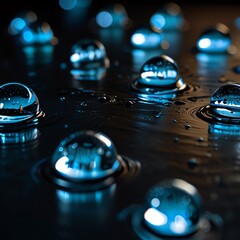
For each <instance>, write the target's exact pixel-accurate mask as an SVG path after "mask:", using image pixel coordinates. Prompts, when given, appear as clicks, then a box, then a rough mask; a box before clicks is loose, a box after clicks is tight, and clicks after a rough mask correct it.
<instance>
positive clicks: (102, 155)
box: [52, 131, 121, 181]
mask: <svg viewBox="0 0 240 240" xmlns="http://www.w3.org/2000/svg"><path fill="white" fill-rule="evenodd" d="M52 167H53V169H54V170H55V171H56V172H57V173H58V174H60V175H61V176H62V177H64V178H66V179H67V180H69V181H71V180H98V179H102V178H106V177H108V176H111V175H113V174H114V173H116V172H117V171H119V170H120V169H121V163H120V161H119V156H118V154H117V151H116V149H115V146H114V145H113V143H112V141H111V140H110V139H109V138H108V137H107V136H105V135H104V134H102V133H100V132H94V131H80V132H75V133H73V134H72V135H70V136H69V137H67V138H66V139H64V140H63V141H62V142H61V143H60V144H59V146H58V147H57V149H56V151H55V153H54V155H53V157H52Z"/></svg>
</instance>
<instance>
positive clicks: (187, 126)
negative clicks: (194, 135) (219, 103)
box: [184, 123, 192, 130]
mask: <svg viewBox="0 0 240 240" xmlns="http://www.w3.org/2000/svg"><path fill="white" fill-rule="evenodd" d="M184 127H185V129H187V130H188V129H190V128H191V127H192V126H191V125H190V124H188V123H186V124H184Z"/></svg>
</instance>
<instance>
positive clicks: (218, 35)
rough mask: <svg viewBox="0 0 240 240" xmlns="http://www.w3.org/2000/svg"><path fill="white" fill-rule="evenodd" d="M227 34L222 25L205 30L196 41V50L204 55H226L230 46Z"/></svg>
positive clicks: (230, 42)
mask: <svg viewBox="0 0 240 240" xmlns="http://www.w3.org/2000/svg"><path fill="white" fill-rule="evenodd" d="M229 32H230V31H229V28H228V27H227V26H226V25H224V24H217V25H216V26H215V27H212V28H209V29H207V30H205V31H204V32H203V33H202V34H201V35H200V37H199V39H198V41H197V49H198V50H199V51H200V52H204V53H227V52H228V50H229V49H230V47H231V44H232V40H231V37H230V33H229Z"/></svg>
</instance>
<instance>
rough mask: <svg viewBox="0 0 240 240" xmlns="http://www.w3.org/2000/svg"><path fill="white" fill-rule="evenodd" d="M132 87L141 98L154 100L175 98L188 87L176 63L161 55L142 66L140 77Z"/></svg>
mask: <svg viewBox="0 0 240 240" xmlns="http://www.w3.org/2000/svg"><path fill="white" fill-rule="evenodd" d="M131 87H132V88H133V89H134V90H135V91H136V92H138V93H139V97H143V98H146V99H152V100H154V99H159V98H171V97H175V95H176V93H177V92H179V91H182V90H184V89H186V87H187V85H186V84H185V83H184V81H183V79H182V78H181V76H180V75H179V70H178V66H177V64H176V62H175V61H174V60H173V59H172V58H170V57H169V56H166V55H161V56H158V57H153V58H151V59H149V60H148V61H146V62H145V63H144V64H143V65H142V67H141V69H140V77H139V78H138V79H137V80H135V81H133V83H132V84H131Z"/></svg>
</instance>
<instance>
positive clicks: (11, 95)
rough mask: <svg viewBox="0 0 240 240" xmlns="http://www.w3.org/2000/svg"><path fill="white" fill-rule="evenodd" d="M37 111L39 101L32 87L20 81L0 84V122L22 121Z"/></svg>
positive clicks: (33, 115)
mask: <svg viewBox="0 0 240 240" xmlns="http://www.w3.org/2000/svg"><path fill="white" fill-rule="evenodd" d="M39 112H40V106H39V101H38V98H37V96H36V94H35V93H34V92H33V90H32V89H30V88H28V87H27V86H25V85H23V84H20V83H7V84H4V85H2V86H0V124H4V125H5V124H11V123H18V122H23V121H26V120H29V119H32V118H34V117H36V116H37V115H38V114H39Z"/></svg>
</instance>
